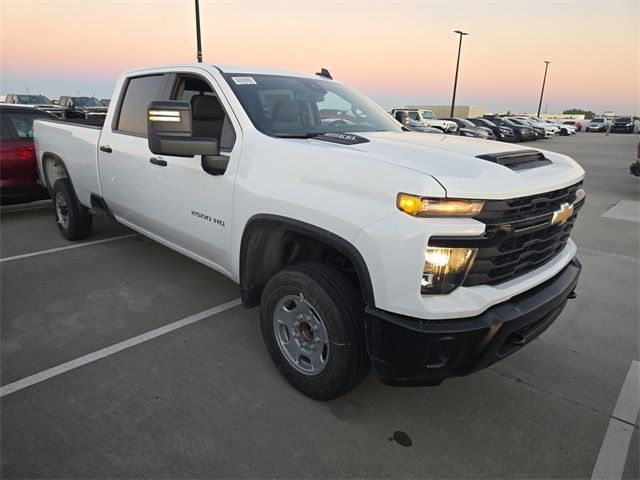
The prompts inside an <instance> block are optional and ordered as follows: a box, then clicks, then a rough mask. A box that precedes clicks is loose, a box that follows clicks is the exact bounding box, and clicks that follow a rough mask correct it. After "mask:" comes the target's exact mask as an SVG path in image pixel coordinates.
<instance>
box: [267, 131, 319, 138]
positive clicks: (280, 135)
mask: <svg viewBox="0 0 640 480" xmlns="http://www.w3.org/2000/svg"><path fill="white" fill-rule="evenodd" d="M324 133H325V132H311V133H295V132H285V133H274V134H273V136H274V137H277V138H314V137H318V136H320V135H324Z"/></svg>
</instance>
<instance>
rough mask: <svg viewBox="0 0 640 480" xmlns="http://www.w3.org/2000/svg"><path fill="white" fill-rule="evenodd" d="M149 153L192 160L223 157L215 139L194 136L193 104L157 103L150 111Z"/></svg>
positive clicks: (149, 108)
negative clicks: (199, 157) (192, 125)
mask: <svg viewBox="0 0 640 480" xmlns="http://www.w3.org/2000/svg"><path fill="white" fill-rule="evenodd" d="M147 134H148V135H147V136H148V142H149V150H151V152H153V153H155V154H156V155H171V156H176V157H193V156H194V155H212V156H217V155H219V154H220V146H219V145H218V141H217V140H216V139H215V138H209V137H193V136H192V135H193V130H192V128H191V104H190V103H189V102H178V101H164V100H157V101H153V102H151V103H150V104H149V107H148V108H147Z"/></svg>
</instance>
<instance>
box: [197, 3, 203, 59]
mask: <svg viewBox="0 0 640 480" xmlns="http://www.w3.org/2000/svg"><path fill="white" fill-rule="evenodd" d="M196 42H197V49H198V51H197V57H198V63H202V40H201V39H200V3H199V2H198V0H196Z"/></svg>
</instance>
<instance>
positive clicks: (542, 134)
mask: <svg viewBox="0 0 640 480" xmlns="http://www.w3.org/2000/svg"><path fill="white" fill-rule="evenodd" d="M509 120H511V121H512V122H514V123H517V124H519V125H525V126H527V125H529V126H531V127H533V130H534V131H535V132H536V138H549V137H553V136H554V135H555V134H556V132H557V131H559V129H558V128H557V127H552V126H551V125H548V124H545V123H541V122H539V121H536V120H533V119H532V118H529V117H509Z"/></svg>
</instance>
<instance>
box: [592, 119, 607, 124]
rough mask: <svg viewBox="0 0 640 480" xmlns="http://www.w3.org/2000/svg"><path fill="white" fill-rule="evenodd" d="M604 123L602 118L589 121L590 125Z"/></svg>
mask: <svg viewBox="0 0 640 480" xmlns="http://www.w3.org/2000/svg"><path fill="white" fill-rule="evenodd" d="M603 122H604V118H594V119H593V120H591V123H603Z"/></svg>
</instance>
